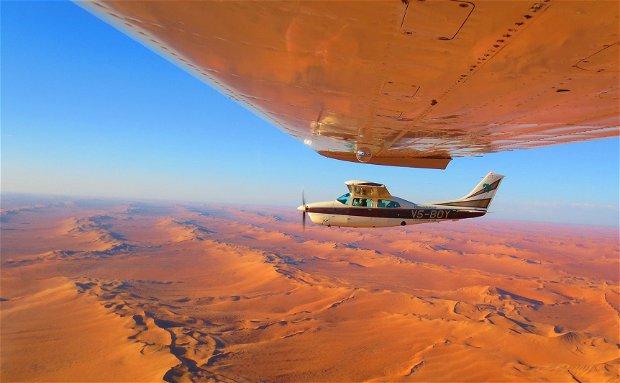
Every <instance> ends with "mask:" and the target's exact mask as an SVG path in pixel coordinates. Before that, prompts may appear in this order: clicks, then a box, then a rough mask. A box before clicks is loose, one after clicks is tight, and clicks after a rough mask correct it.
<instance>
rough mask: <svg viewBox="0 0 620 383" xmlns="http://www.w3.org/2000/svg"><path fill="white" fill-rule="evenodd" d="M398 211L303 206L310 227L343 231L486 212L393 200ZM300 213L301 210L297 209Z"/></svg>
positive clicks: (336, 204) (327, 203)
mask: <svg viewBox="0 0 620 383" xmlns="http://www.w3.org/2000/svg"><path fill="white" fill-rule="evenodd" d="M392 200H394V201H397V202H398V203H399V204H400V207H397V208H378V207H365V206H347V205H343V204H342V203H341V202H338V201H337V200H334V201H325V202H315V203H310V204H307V205H305V208H306V212H307V213H308V217H310V220H311V221H312V222H313V223H316V224H319V225H324V226H343V227H389V226H405V225H415V224H419V223H428V222H439V221H456V220H459V219H465V218H475V217H481V216H483V215H485V214H486V209H480V210H476V209H466V208H457V207H450V208H446V207H445V206H438V205H431V204H425V205H418V204H415V203H413V202H409V201H407V200H404V199H402V198H398V197H392ZM299 210H301V211H303V206H300V207H299Z"/></svg>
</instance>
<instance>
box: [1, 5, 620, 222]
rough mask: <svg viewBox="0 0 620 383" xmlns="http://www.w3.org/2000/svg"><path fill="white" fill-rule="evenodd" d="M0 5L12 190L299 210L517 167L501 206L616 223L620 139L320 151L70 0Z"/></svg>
mask: <svg viewBox="0 0 620 383" xmlns="http://www.w3.org/2000/svg"><path fill="white" fill-rule="evenodd" d="M1 6H2V25H1V28H2V30H1V31H2V79H1V81H2V82H1V90H2V101H1V102H2V105H1V107H2V108H1V109H2V116H1V122H2V132H1V139H2V144H1V145H2V191H3V192H28V193H44V194H67V195H91V196H114V197H128V198H145V199H168V200H187V201H206V202H226V203H245V204H264V205H281V206H288V207H295V206H297V205H298V203H299V199H300V194H301V190H302V189H305V192H306V196H307V197H308V199H309V200H324V199H332V198H335V197H337V196H338V195H340V194H342V193H343V192H344V191H345V187H344V184H343V182H344V181H345V180H347V179H368V180H372V181H377V182H383V183H385V184H386V185H387V186H388V187H389V188H390V191H391V192H392V193H393V194H395V195H398V196H400V197H403V198H407V199H410V200H413V201H414V202H428V201H433V200H442V199H447V198H453V197H458V196H460V195H463V194H465V193H466V192H468V191H469V190H470V189H471V188H472V187H473V186H474V185H475V184H476V183H477V182H478V181H479V179H480V178H481V177H482V176H483V175H484V174H486V172H488V171H489V170H493V171H496V172H499V173H503V174H505V175H506V176H507V178H506V180H505V182H504V183H503V185H502V187H501V189H500V191H499V192H498V196H497V199H496V201H494V205H493V207H492V210H493V211H494V214H493V215H492V217H495V218H503V219H520V220H534V221H548V222H563V223H588V224H602V225H615V226H617V225H618V189H619V146H620V142H619V140H618V139H617V138H615V139H608V140H599V141H592V142H583V143H576V144H569V145H561V146H554V147H548V148H540V149H533V150H523V151H513V152H506V153H496V154H490V155H486V156H483V157H473V158H459V159H455V160H454V161H452V163H451V164H450V165H449V167H448V169H447V170H445V171H439V170H424V169H406V168H390V167H380V166H373V165H361V164H354V163H346V162H340V161H335V160H330V159H326V158H323V157H321V156H319V155H318V154H316V153H315V152H314V151H312V150H311V149H310V148H308V147H307V146H305V145H303V144H302V143H301V142H299V141H297V140H295V139H293V138H292V137H290V136H288V135H287V134H285V133H283V132H282V131H280V130H279V129H277V128H276V127H274V126H272V125H270V124H269V123H267V122H265V121H264V120H262V119H261V118H260V117H257V116H255V115H254V114H252V113H251V112H249V111H248V110H246V109H245V108H243V107H242V106H240V105H239V104H237V103H236V102H235V101H233V100H230V99H229V98H227V97H225V96H223V95H221V94H220V93H218V92H217V91H216V90H214V89H212V88H210V87H209V86H208V85H206V84H204V83H202V82H200V81H199V80H197V79H196V78H194V77H192V76H191V75H190V74H188V73H187V72H185V71H184V70H182V69H181V68H179V67H177V66H176V65H174V64H172V63H170V62H169V61H167V60H165V59H163V58H162V57H160V56H159V55H157V54H156V53H154V52H152V51H150V50H149V49H147V48H145V47H144V46H142V45H140V44H139V43H137V42H135V41H134V40H132V39H131V38H129V37H127V36H126V35H124V34H122V33H121V32H119V31H117V30H116V29H114V28H113V27H111V26H109V25H107V24H105V23H104V22H102V21H100V20H99V19H97V18H96V17H94V16H92V15H91V14H89V13H88V12H86V11H84V10H83V9H81V8H79V7H78V6H76V5H75V4H72V3H68V2H46V1H40V2H7V1H3V2H2V3H1Z"/></svg>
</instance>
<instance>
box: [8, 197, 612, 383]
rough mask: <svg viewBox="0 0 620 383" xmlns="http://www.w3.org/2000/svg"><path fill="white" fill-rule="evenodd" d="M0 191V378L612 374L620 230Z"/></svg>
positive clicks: (586, 377)
mask: <svg viewBox="0 0 620 383" xmlns="http://www.w3.org/2000/svg"><path fill="white" fill-rule="evenodd" d="M300 220H301V217H300V216H299V215H298V214H297V212H296V211H295V210H294V209H293V208H291V209H289V210H286V209H264V208H258V207H257V208H243V209H239V208H224V207H218V206H212V205H186V204H165V203H153V204H145V203H123V202H119V201H92V200H91V201H85V200H71V199H60V198H57V199H54V200H50V199H40V200H33V199H31V198H30V199H29V198H22V197H16V196H13V197H12V198H4V197H3V206H2V273H1V276H2V293H1V294H2V295H1V296H2V303H1V307H2V313H1V315H2V316H1V319H2V339H1V340H2V348H1V363H2V364H1V371H2V372H1V375H0V377H1V380H2V381H34V380H38V381H158V380H159V381H161V380H165V381H169V382H173V381H174V382H183V381H190V380H195V381H209V380H214V381H215V380H217V381H259V380H263V381H264V380H266V381H367V380H371V381H372V380H377V381H386V380H387V381H483V380H487V381H506V382H508V381H510V382H512V381H543V380H550V381H579V382H603V381H618V379H619V375H618V369H619V359H618V358H619V352H618V343H619V342H620V339H619V316H618V315H619V314H618V310H619V295H618V268H619V261H618V254H619V248H618V234H617V230H616V229H613V228H593V227H575V226H560V225H544V224H527V223H510V222H499V221H492V220H486V219H477V220H470V221H464V222H448V223H441V224H427V225H419V226H408V227H405V228H390V229H375V230H373V229H341V228H326V227H319V226H313V225H311V226H309V227H308V228H307V230H306V231H305V232H303V231H302V230H301V225H300Z"/></svg>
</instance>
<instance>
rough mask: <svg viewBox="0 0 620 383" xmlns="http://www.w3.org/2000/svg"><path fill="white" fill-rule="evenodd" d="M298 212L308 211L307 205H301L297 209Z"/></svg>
mask: <svg viewBox="0 0 620 383" xmlns="http://www.w3.org/2000/svg"><path fill="white" fill-rule="evenodd" d="M297 210H299V211H305V210H306V205H299V207H298V208H297Z"/></svg>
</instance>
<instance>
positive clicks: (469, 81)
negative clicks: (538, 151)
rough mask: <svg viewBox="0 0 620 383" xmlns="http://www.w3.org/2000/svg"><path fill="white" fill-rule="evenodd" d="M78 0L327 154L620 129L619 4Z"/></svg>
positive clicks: (449, 152) (387, 159) (430, 156)
mask: <svg viewBox="0 0 620 383" xmlns="http://www.w3.org/2000/svg"><path fill="white" fill-rule="evenodd" d="M78 4H79V5H80V6H82V7H85V8H86V9H88V10H90V11H91V12H93V13H95V14H97V15H99V16H101V17H102V18H103V19H104V20H106V21H108V22H110V23H112V24H113V25H115V26H117V27H119V28H120V29H122V30H123V31H125V32H127V33H128V34H129V35H131V36H133V37H135V38H136V39H138V40H139V41H141V42H143V43H144V44H146V45H148V46H150V47H152V48H154V49H155V50H156V51H158V52H160V53H162V54H163V55H165V56H166V57H168V58H169V59H172V60H173V61H175V62H177V63H178V64H180V65H182V66H183V67H185V68H187V69H188V70H190V71H191V72H193V73H194V74H196V75H197V76H198V77H200V78H202V79H203V80H205V81H206V82H208V83H210V84H212V85H214V86H216V87H217V88H219V89H220V90H221V91H222V92H224V93H225V94H227V95H229V96H230V97H232V98H234V99H236V100H238V101H239V102H241V103H243V104H245V105H246V106H248V107H250V108H251V109H253V110H254V111H256V112H257V113H259V114H260V115H262V116H264V117H265V118H267V119H268V120H270V121H272V122H273V123H274V124H275V125H277V126H279V127H280V128H282V129H283V130H284V131H286V132H287V133H289V134H291V135H293V136H295V137H297V138H299V139H300V140H301V141H303V142H304V143H305V144H307V145H310V146H311V147H312V148H313V149H314V150H316V151H317V152H318V153H320V154H322V155H324V156H327V157H332V158H336V159H340V160H347V161H357V160H360V161H362V162H368V163H373V164H382V165H395V166H410V167H427V168H445V167H446V166H447V165H448V162H449V161H450V160H451V158H453V157H460V156H468V155H480V154H484V153H492V152H498V151H506V150H513V149H525V148H534V147H538V146H545V145H553V144H561V143H568V142H575V141H583V140H591V139H597V138H604V137H615V136H618V135H619V133H620V128H619V125H620V123H619V110H618V109H619V106H618V105H619V102H620V101H619V97H618V94H619V81H618V80H619V79H618V72H619V62H618V57H619V44H620V37H619V30H620V28H619V25H620V21H619V14H620V12H619V6H618V3H617V2H616V1H604V0H603V1H558V0H553V1H550V0H539V1H537V2H536V1H462V0H445V1H442V0H435V1H419V0H402V1H401V0H390V1H369V2H364V1H362V2H359V1H355V2H353V1H350V2H349V1H306V2H303V1H299V2H293V1H281V2H280V1H246V0H243V1H183V2H182V1H139V0H138V1H94V2H84V3H78Z"/></svg>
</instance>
